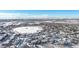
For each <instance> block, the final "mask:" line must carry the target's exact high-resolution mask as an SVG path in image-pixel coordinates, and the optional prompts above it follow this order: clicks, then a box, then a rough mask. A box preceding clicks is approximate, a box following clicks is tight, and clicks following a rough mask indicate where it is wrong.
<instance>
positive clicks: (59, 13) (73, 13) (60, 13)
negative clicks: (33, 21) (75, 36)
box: [0, 10, 79, 18]
mask: <svg viewBox="0 0 79 59" xmlns="http://www.w3.org/2000/svg"><path fill="white" fill-rule="evenodd" d="M0 13H1V14H2V13H7V14H17V13H19V14H21V15H23V14H29V15H38V16H40V15H48V16H52V17H73V18H75V17H78V18H79V10H0ZM1 14H0V16H1ZM21 15H20V16H21Z"/></svg>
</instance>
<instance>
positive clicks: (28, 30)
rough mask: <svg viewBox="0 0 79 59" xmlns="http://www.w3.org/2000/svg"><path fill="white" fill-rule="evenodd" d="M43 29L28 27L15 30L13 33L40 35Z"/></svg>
mask: <svg viewBox="0 0 79 59" xmlns="http://www.w3.org/2000/svg"><path fill="white" fill-rule="evenodd" d="M41 30H43V29H42V27H40V26H26V27H17V28H13V31H14V32H15V33H19V34H25V33H27V34H33V33H38V32H40V31H41Z"/></svg>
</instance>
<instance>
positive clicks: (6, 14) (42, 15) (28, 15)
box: [0, 13, 49, 19]
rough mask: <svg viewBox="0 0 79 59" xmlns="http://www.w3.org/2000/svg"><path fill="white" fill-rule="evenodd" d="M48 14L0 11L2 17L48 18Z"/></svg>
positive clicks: (0, 17)
mask: <svg viewBox="0 0 79 59" xmlns="http://www.w3.org/2000/svg"><path fill="white" fill-rule="evenodd" d="M48 17H49V16H48V15H47V14H40V15H33V14H25V13H0V19H29V18H30V19H31V18H35V19H36V18H38V19H41V18H48Z"/></svg>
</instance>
